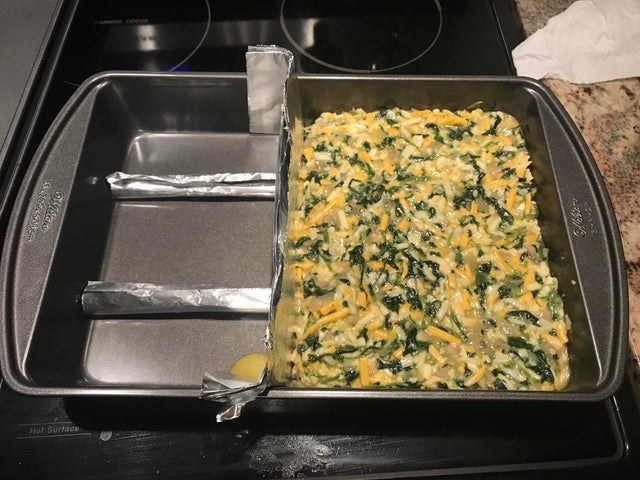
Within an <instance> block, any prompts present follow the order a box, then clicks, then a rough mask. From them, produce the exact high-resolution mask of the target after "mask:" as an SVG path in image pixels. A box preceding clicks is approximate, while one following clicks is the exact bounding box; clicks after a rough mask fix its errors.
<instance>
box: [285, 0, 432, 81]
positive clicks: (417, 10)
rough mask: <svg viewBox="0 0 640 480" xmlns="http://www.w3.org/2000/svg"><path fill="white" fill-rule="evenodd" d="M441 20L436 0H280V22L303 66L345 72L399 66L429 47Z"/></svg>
mask: <svg viewBox="0 0 640 480" xmlns="http://www.w3.org/2000/svg"><path fill="white" fill-rule="evenodd" d="M442 24H443V15H442V7H441V6H440V1H439V0H433V2H425V1H420V0H417V1H416V0H406V1H402V2H398V3H393V4H392V2H389V1H384V0H376V1H363V0H348V1H344V0H343V1H338V0H329V1H313V2H307V1H301V0H297V1H296V0H283V2H282V4H281V6H280V26H281V27H282V31H283V33H284V35H285V37H286V38H287V40H288V41H289V42H290V43H291V44H292V45H293V46H294V48H295V49H296V50H298V52H299V53H301V54H302V57H301V66H302V69H303V70H305V71H307V70H311V71H318V65H320V66H322V67H324V68H325V69H326V71H336V70H337V71H341V72H346V73H376V72H386V71H389V70H394V69H398V68H401V67H404V66H406V65H408V64H410V63H412V62H415V61H416V60H418V59H419V58H421V57H422V56H424V55H425V54H426V53H427V52H429V50H431V48H432V47H433V46H434V45H435V44H436V42H437V41H438V38H439V36H440V33H441V31H442ZM314 64H315V65H314ZM305 67H306V68H305Z"/></svg>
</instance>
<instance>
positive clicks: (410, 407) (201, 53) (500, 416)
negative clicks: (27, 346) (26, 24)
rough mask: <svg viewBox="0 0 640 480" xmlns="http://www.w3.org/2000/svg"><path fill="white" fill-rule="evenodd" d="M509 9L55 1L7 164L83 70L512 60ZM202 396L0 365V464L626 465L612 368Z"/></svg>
mask: <svg viewBox="0 0 640 480" xmlns="http://www.w3.org/2000/svg"><path fill="white" fill-rule="evenodd" d="M514 12H515V9H514V8H513V5H512V4H511V2H509V1H506V0H504V1H502V0H493V1H492V0H455V1H454V0H422V1H420V0H415V1H404V2H387V1H382V0H380V1H372V2H365V1H361V0H347V1H333V0H332V1H302V0H297V1H296V0H285V1H277V0H274V1H260V0H255V1H248V0H236V1H234V2H219V1H217V0H184V1H181V2H176V1H175V0H173V1H167V0H158V1H153V0H137V1H131V0H125V1H122V0H118V1H113V2H99V3H98V2H92V1H88V0H78V1H69V2H66V3H65V4H64V6H63V8H62V12H61V15H60V18H59V19H58V23H57V28H56V30H55V34H54V36H53V38H52V41H51V44H50V45H49V48H48V50H47V54H46V56H45V59H44V67H43V68H42V70H41V74H40V76H39V79H38V82H37V84H36V85H35V87H34V88H33V91H32V93H31V96H30V106H31V108H30V112H31V113H30V115H29V116H28V117H27V119H26V120H25V122H24V125H22V135H21V137H22V138H21V139H20V142H21V144H20V148H14V149H13V150H12V155H13V156H14V158H11V159H10V160H11V161H10V162H9V164H11V165H18V167H16V170H15V171H14V172H13V174H14V175H15V176H17V177H19V176H20V175H23V174H24V168H25V162H27V163H28V161H26V160H25V159H28V158H30V157H32V156H33V154H34V152H35V150H36V149H37V147H38V145H39V143H40V141H41V140H42V138H43V136H44V134H45V132H46V131H47V129H48V127H49V125H50V124H51V122H52V121H53V119H54V118H55V116H56V115H57V113H58V112H59V110H60V108H61V107H62V106H63V105H64V103H65V102H66V101H67V99H68V98H69V97H70V96H71V95H72V94H73V92H74V91H75V90H76V88H77V87H78V86H79V85H80V84H81V83H82V82H83V81H84V80H85V79H86V78H87V77H89V76H90V75H92V74H94V73H96V72H100V71H104V70H145V71H167V72H170V71H171V72H183V71H184V72H242V71H244V70H245V52H246V48H247V45H255V44H277V45H281V46H284V47H286V48H289V49H290V50H291V51H292V52H294V55H295V67H294V68H295V71H296V72H298V73H312V74H318V73H319V74H322V73H342V74H367V73H375V74H390V75H429V74H434V75H513V72H514V71H513V66H512V63H511V59H510V50H511V48H513V47H514V46H515V45H516V44H517V43H519V41H520V40H521V39H522V34H521V33H520V32H519V28H518V23H517V22H518V21H517V19H516V18H515V16H514V15H515V13H514ZM26 132H28V135H26ZM20 165H22V167H20ZM15 194H16V192H15V189H14V190H13V191H12V190H11V189H9V190H8V191H7V192H6V195H5V198H4V199H3V202H6V203H5V204H10V202H11V199H12V198H13V197H15ZM5 223H6V222H5V221H4V219H3V225H4V224H5ZM217 408H218V405H217V404H212V403H209V402H204V401H200V400H193V399H174V400H171V399H157V398H155V399H151V398H110V397H74V398H57V397H28V396H23V395H19V394H17V393H14V392H12V391H11V390H10V389H9V388H8V387H7V386H6V385H5V384H4V382H3V381H2V379H0V477H2V478H99V479H107V478H128V477H131V478H151V477H153V478H173V477H175V478H185V477H198V478H199V477H201V476H203V477H212V478H243V479H244V478H296V477H327V476H329V477H340V478H343V477H351V478H390V477H393V478H405V477H422V476H428V477H440V476H442V477H446V478H459V477H471V478H495V477H497V476H499V477H500V478H539V477H540V476H541V475H545V476H548V477H549V478H567V476H569V477H572V476H578V475H579V476H587V477H591V478H632V475H633V474H634V472H635V473H637V471H638V470H639V469H640V459H639V458H638V452H637V449H638V445H640V418H639V415H638V410H637V406H636V403H635V400H634V395H633V392H632V389H631V386H630V383H629V381H628V380H625V382H624V384H623V386H622V388H621V389H620V390H619V391H618V392H617V393H616V394H615V395H614V396H613V397H611V398H610V399H608V400H606V401H603V402H597V403H579V404H573V403H564V404H549V403H546V402H531V403H525V404H522V403H510V402H498V403H493V402H466V401H456V402H443V401H433V402H431V401H430V402H408V403H407V402H401V401H390V402H376V401H372V402H367V403H366V404H362V403H358V402H357V401H353V400H351V401H349V400H338V401H336V402H331V403H328V402H321V401H314V400H312V399H311V400H308V399H307V400H302V401H297V402H286V401H282V400H278V399H268V398H267V399H260V400H259V401H257V402H255V403H253V404H251V405H250V406H248V407H247V410H246V412H245V413H243V415H242V417H241V418H240V419H239V420H237V421H234V422H227V423H225V424H216V423H215V413H216V410H217Z"/></svg>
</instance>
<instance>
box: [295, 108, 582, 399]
mask: <svg viewBox="0 0 640 480" xmlns="http://www.w3.org/2000/svg"><path fill="white" fill-rule="evenodd" d="M300 150H301V151H300V154H299V155H298V156H297V158H292V162H298V163H297V164H296V168H295V169H292V170H291V173H292V175H291V176H290V179H289V182H290V185H291V188H290V197H289V217H288V225H287V240H286V252H285V275H288V278H290V279H291V285H292V287H291V292H290V293H291V298H292V300H291V304H290V305H289V307H290V308H291V309H292V313H291V315H292V318H293V319H294V321H292V322H290V324H289V325H288V326H287V335H288V336H289V341H290V349H289V351H288V357H287V368H288V376H289V380H290V381H289V383H290V384H292V385H294V386H308V387H325V386H326V387H356V388H363V387H412V388H413V387H415V388H450V389H453V388H481V389H509V390H556V389H561V388H563V387H565V386H566V384H567V383H568V380H569V361H568V354H567V343H568V328H569V325H570V323H569V319H568V318H567V316H566V315H565V313H564V308H563V302H562V299H561V297H560V296H559V294H558V288H557V280H556V278H555V277H553V276H552V274H551V272H550V270H549V265H548V262H547V257H546V250H545V248H544V245H543V242H542V237H541V234H540V228H539V226H538V222H537V215H538V208H537V204H536V202H535V199H534V195H535V191H536V189H535V186H534V183H533V178H532V174H531V172H530V169H529V164H530V158H529V155H528V153H527V149H526V146H525V141H524V138H523V135H522V132H521V128H520V126H519V125H518V123H517V121H516V119H515V118H514V117H512V116H511V115H509V114H506V113H503V112H485V111H483V110H481V109H475V110H461V111H456V112H452V111H448V110H438V109H434V110H415V109H412V110H401V109H399V108H393V109H389V110H379V111H370V112H366V111H364V110H362V109H354V110H351V111H347V112H343V113H331V112H325V113H323V114H322V115H320V117H319V118H317V120H316V121H315V122H314V123H313V124H312V125H310V126H307V127H305V128H304V132H303V145H302V148H301V149H300ZM294 184H295V185H294Z"/></svg>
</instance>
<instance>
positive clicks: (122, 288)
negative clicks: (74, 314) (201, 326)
mask: <svg viewBox="0 0 640 480" xmlns="http://www.w3.org/2000/svg"><path fill="white" fill-rule="evenodd" d="M270 301H271V290H270V289H268V288H210V287H209V286H207V285H155V284H150V283H118V282H89V283H88V284H87V286H86V287H85V289H84V291H83V292H82V296H81V304H82V309H83V311H84V313H85V314H87V315H94V316H99V315H148V314H170V313H197V312H227V313H229V312H237V313H253V314H268V313H269V309H270Z"/></svg>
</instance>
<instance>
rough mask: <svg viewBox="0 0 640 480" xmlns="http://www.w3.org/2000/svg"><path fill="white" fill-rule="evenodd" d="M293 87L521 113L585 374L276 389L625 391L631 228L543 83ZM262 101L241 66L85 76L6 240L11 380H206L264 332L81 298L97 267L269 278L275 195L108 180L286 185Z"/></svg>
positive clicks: (102, 275)
mask: <svg viewBox="0 0 640 480" xmlns="http://www.w3.org/2000/svg"><path fill="white" fill-rule="evenodd" d="M288 95H289V115H290V117H291V118H292V119H300V120H303V121H304V122H310V121H312V120H313V119H314V118H315V116H316V115H317V114H319V113H320V112H322V111H325V110H332V111H336V110H343V109H350V108H353V107H356V106H358V107H363V108H365V109H373V108H380V107H385V106H386V107H389V106H399V107H404V108H409V107H416V108H424V107H431V108H436V107H438V108H449V109H455V108H465V107H466V106H468V105H470V104H473V103H475V102H477V101H479V100H480V101H482V102H483V106H484V107H485V108H487V109H497V110H503V111H506V112H508V113H510V114H512V115H514V116H515V117H516V118H517V119H518V120H519V121H520V123H521V124H522V125H523V126H524V131H525V135H526V138H527V141H528V144H529V150H530V153H531V155H532V157H533V159H534V165H533V174H534V177H535V181H536V184H537V186H538V196H537V201H538V203H539V205H540V208H541V211H542V214H541V218H540V222H541V227H542V231H543V238H544V240H545V243H546V245H547V247H549V249H550V263H551V267H552V269H553V271H554V273H555V274H556V276H557V277H558V279H559V282H560V290H561V293H562V294H564V295H565V309H566V311H567V313H568V314H569V315H570V317H571V319H572V331H571V338H570V340H571V344H570V355H571V368H572V379H571V382H570V384H569V386H568V388H567V389H566V390H564V391H561V392H504V391H480V390H460V391H454V390H447V391H445V390H407V389H401V390H389V389H385V390H374V389H362V390H356V389H298V388H296V389H294V388H287V387H284V386H272V387H271V388H269V389H268V390H267V391H266V392H265V393H264V394H262V398H268V399H274V400H285V399H299V400H302V399H312V398H316V399H318V398H320V399H329V398H353V399H365V398H367V399H368V398H371V399H373V398H376V399H383V398H396V399H484V400H497V399H501V400H503V399H504V400H524V399H528V400H562V401H574V400H576V401H577V400H601V399H604V398H607V397H609V396H610V395H611V394H613V393H614V392H615V390H616V389H617V388H618V386H619V384H620V382H621V381H622V378H623V375H624V360H625V358H626V352H627V334H628V307H627V291H626V277H625V269H624V262H623V255H622V248H621V244H620V238H619V233H618V230H617V225H616V221H615V217H614V215H613V211H612V208H611V205H610V202H609V199H608V196H607V192H606V190H605V187H604V184H603V182H602V179H601V177H600V174H599V172H598V170H597V167H596V166H595V163H594V161H593V159H592V157H591V155H590V153H589V151H588V149H587V147H586V146H585V144H584V142H583V140H582V139H581V137H580V135H579V133H578V132H577V130H576V128H575V126H574V125H573V124H572V122H571V121H570V119H569V118H568V116H567V114H566V112H565V111H564V109H563V108H562V107H561V106H560V105H559V103H558V102H557V100H555V98H554V97H553V95H552V94H551V93H550V92H549V91H548V90H547V89H546V88H545V87H544V86H543V85H541V84H540V83H538V82H535V81H532V80H528V79H521V78H505V77H495V78H494V77H492V78H488V77H487V78H469V77H448V78H435V77H371V76H367V77H364V76H363V77H357V76H349V77H346V76H305V77H300V78H297V79H292V80H291V81H290V83H289V89H288ZM246 111H247V92H246V80H245V78H244V76H242V75H218V74H188V75H185V74H139V73H130V74H126V73H123V74H115V73H111V74H101V75H97V76H95V77H93V78H92V79H90V80H88V81H87V82H85V84H83V86H82V87H81V88H80V89H79V90H78V92H77V93H76V94H75V95H74V97H73V98H72V99H71V100H70V101H69V102H68V104H67V105H66V106H65V108H64V110H63V111H62V112H61V113H60V115H59V116H58V118H57V120H56V121H55V123H54V125H52V127H51V129H50V131H49V133H48V134H47V136H46V138H45V139H44V141H43V143H42V145H41V147H40V149H39V150H38V152H37V153H36V155H35V157H34V158H33V160H32V163H31V165H30V167H29V172H28V173H27V175H26V177H25V180H24V182H23V184H22V186H21V189H20V194H19V196H18V198H17V200H16V203H15V206H14V210H13V214H12V217H11V220H10V225H9V229H8V234H7V239H6V241H5V244H4V248H3V252H2V259H1V264H0V276H1V278H0V282H1V284H0V289H1V290H2V292H3V296H2V298H1V300H0V301H1V302H2V310H1V311H0V315H1V317H0V348H2V358H1V362H2V369H3V376H4V377H5V379H6V380H7V383H8V384H9V385H10V386H12V387H13V388H14V389H16V390H18V391H20V392H23V393H28V394H54V395H77V394H117V395H154V396H197V395H199V394H200V384H201V379H202V374H203V373H204V372H205V371H207V370H218V371H221V370H225V369H227V368H229V366H230V364H231V363H232V362H233V360H234V359H235V358H237V357H238V356H239V355H241V354H242V353H244V352H249V351H257V350H258V351H259V350H261V349H262V348H263V345H262V340H263V335H264V330H265V327H266V325H267V319H266V317H265V318H262V317H260V318H256V316H251V315H243V316H231V317H229V316H211V315H208V316H203V315H198V314H192V315H188V316H180V317H174V316H151V317H149V316H144V317H140V318H138V319H136V318H127V319H123V318H118V317H117V316H114V317H113V318H109V317H101V318H99V319H98V318H87V317H86V316H85V315H83V313H82V309H81V307H80V305H79V302H78V300H79V295H80V294H81V292H82V290H83V288H84V286H85V285H86V283H87V281H90V280H102V281H139V282H153V283H158V284H169V283H199V284H209V285H213V286H219V287H267V286H269V285H270V284H271V282H272V251H273V239H274V235H273V234H274V231H273V218H274V214H276V215H275V217H276V228H277V229H278V231H279V232H282V231H283V229H284V228H285V227H286V226H285V225H284V223H283V220H284V218H286V217H285V216H283V215H282V213H283V212H282V209H278V210H277V211H274V205H273V203H272V202H269V201H247V200H245V201H240V202H228V201H211V200H209V201H184V200H181V201H172V200H158V201H155V202H153V201H151V202H150V201H144V202H138V201H127V202H118V201H114V199H112V198H111V196H110V195H109V193H108V190H107V187H106V184H103V182H102V181H101V180H100V179H103V178H104V176H105V175H107V174H109V173H111V172H113V171H116V170H125V171H128V172H130V173H147V174H173V173H215V172H218V171H234V169H235V168H237V169H238V170H237V171H250V170H256V171H274V172H275V171H276V170H277V169H278V168H279V169H280V175H281V185H280V187H281V192H282V193H283V194H284V195H285V197H283V198H280V200H281V201H282V200H286V183H282V182H286V178H287V177H286V172H287V158H288V157H287V156H286V155H281V153H282V152H281V151H280V142H281V140H282V136H278V135H260V136H256V135H250V134H249V133H248V130H247V126H248V118H247V113H246ZM279 156H280V162H279V165H278V161H277V160H278V158H279ZM178 170H179V172H178ZM281 206H284V207H286V201H285V202H284V203H281ZM276 246H277V245H276ZM276 252H277V253H278V252H279V251H278V249H277V248H276ZM279 260H280V258H279V256H278V255H277V256H276V261H279ZM276 271H277V269H276ZM275 281H276V285H277V284H278V281H279V278H278V277H276V278H275ZM574 283H575V284H574ZM272 301H274V302H275V301H277V298H275V297H274V298H273V299H272ZM272 330H273V331H275V330H276V329H275V328H274V329H272ZM275 339H276V340H277V335H276V338H275Z"/></svg>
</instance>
